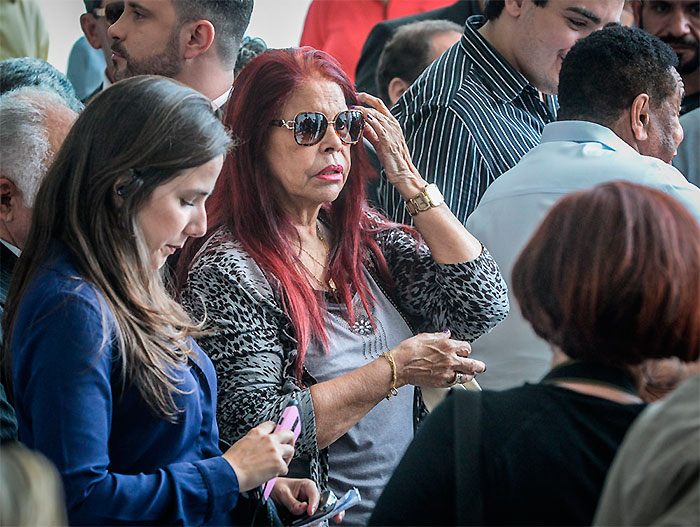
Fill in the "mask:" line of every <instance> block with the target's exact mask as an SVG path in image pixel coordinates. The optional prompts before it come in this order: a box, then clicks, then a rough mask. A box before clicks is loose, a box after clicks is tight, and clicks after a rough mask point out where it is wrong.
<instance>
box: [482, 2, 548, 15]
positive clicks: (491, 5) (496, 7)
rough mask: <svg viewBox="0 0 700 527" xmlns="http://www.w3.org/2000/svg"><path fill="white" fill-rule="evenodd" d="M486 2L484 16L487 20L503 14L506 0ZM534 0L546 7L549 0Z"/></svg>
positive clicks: (538, 4) (539, 5) (538, 5)
mask: <svg viewBox="0 0 700 527" xmlns="http://www.w3.org/2000/svg"><path fill="white" fill-rule="evenodd" d="M485 2H486V4H485V5H484V16H485V17H486V20H496V19H497V18H498V17H499V16H501V13H502V12H503V8H504V7H505V5H506V2H505V0H485ZM532 2H533V3H534V4H535V5H536V6H537V7H544V6H545V5H547V0H532Z"/></svg>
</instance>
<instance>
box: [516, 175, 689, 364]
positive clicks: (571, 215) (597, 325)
mask: <svg viewBox="0 0 700 527" xmlns="http://www.w3.org/2000/svg"><path fill="white" fill-rule="evenodd" d="M512 282H513V292H514V294H515V297H516V298H517V300H518V302H519V303H520V308H521V310H522V314H523V317H524V318H525V319H526V320H528V321H529V322H530V324H532V327H533V328H534V330H535V332H536V333H537V334H538V335H539V336H540V337H542V338H543V339H545V340H547V341H548V342H549V343H550V344H553V345H555V346H557V347H559V348H560V349H561V350H562V351H563V352H564V353H566V354H567V355H568V356H569V357H571V358H573V359H582V360H588V361H594V362H599V363H607V364H616V365H623V364H625V365H634V364H639V363H640V362H642V361H644V360H646V359H652V358H664V357H673V356H675V357H679V358H680V359H682V360H687V361H689V360H695V359H697V358H698V354H699V350H700V228H699V227H698V225H697V223H696V221H695V219H694V218H693V217H692V216H691V215H690V214H689V213H688V212H687V211H686V210H685V208H684V207H683V206H682V205H681V204H680V203H679V202H678V201H676V200H675V199H674V198H672V197H671V196H669V195H667V194H665V193H663V192H661V191H658V190H655V189H651V188H648V187H644V186H641V185H636V184H633V183H628V182H611V183H605V184H602V185H598V186H596V187H594V188H592V189H590V190H586V191H582V192H577V193H574V194H571V195H569V196H567V197H565V198H563V199H562V200H561V201H559V202H558V203H557V204H556V205H555V206H554V207H553V208H552V210H551V211H550V212H549V214H548V215H547V217H546V218H545V219H544V221H543V222H542V224H541V225H540V227H539V228H538V229H537V231H536V232H535V234H534V236H533V237H532V239H531V240H530V241H529V242H528V244H527V245H526V246H525V248H524V249H523V251H522V253H521V254H520V256H519V257H518V260H517V261H516V262H515V265H514V267H513V281H512Z"/></svg>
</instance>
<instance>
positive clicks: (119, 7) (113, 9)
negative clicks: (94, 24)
mask: <svg viewBox="0 0 700 527" xmlns="http://www.w3.org/2000/svg"><path fill="white" fill-rule="evenodd" d="M123 12H124V2H112V3H111V4H107V5H106V6H105V7H98V8H97V9H93V10H92V14H93V15H94V16H95V17H97V18H100V17H104V18H105V20H106V21H107V23H108V24H109V25H110V26H111V25H112V24H114V23H115V22H116V21H117V20H119V17H120V16H122V13H123Z"/></svg>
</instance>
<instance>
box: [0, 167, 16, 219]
mask: <svg viewBox="0 0 700 527" xmlns="http://www.w3.org/2000/svg"><path fill="white" fill-rule="evenodd" d="M18 194H19V191H18V190H17V187H16V186H15V184H14V183H13V182H12V181H10V180H9V179H7V178H5V177H0V220H2V221H4V222H6V223H9V222H11V221H12V220H13V219H14V210H15V207H14V202H13V200H15V201H16V200H17V199H18V198H19V196H18Z"/></svg>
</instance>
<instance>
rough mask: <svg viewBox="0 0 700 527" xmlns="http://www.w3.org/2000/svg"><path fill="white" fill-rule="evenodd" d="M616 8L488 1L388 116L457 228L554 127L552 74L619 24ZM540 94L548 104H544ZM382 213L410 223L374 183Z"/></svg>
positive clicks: (398, 202)
mask: <svg viewBox="0 0 700 527" xmlns="http://www.w3.org/2000/svg"><path fill="white" fill-rule="evenodd" d="M623 3H624V2H623V0H549V1H548V0H506V1H505V2H504V1H498V0H489V1H488V2H487V4H486V7H485V11H484V13H485V17H481V16H472V17H470V18H469V19H468V20H467V24H466V27H465V30H464V34H463V35H462V38H461V40H460V41H459V42H458V43H457V44H455V45H454V46H452V47H451V48H450V49H448V50H447V51H446V52H445V53H444V54H443V55H442V56H441V57H440V58H439V59H438V60H437V61H435V62H434V63H433V64H432V65H431V66H430V67H429V68H428V69H427V70H426V71H425V72H424V73H423V74H422V75H421V76H420V77H419V78H418V79H417V80H416V82H415V83H414V84H413V85H412V86H411V87H410V88H409V89H408V91H407V92H406V93H404V95H403V97H401V99H399V101H398V103H397V105H396V106H395V107H394V108H393V110H392V112H393V114H394V115H395V116H396V118H397V119H398V120H399V122H400V123H401V126H402V127H403V129H404V134H405V135H406V140H407V142H408V147H409V149H410V150H411V154H412V156H413V162H414V163H415V165H416V167H417V168H418V171H419V172H420V173H421V175H422V176H423V177H424V178H425V179H426V180H427V181H428V182H429V183H435V184H436V185H437V186H438V187H439V188H440V189H441V190H442V192H443V194H444V197H445V201H446V202H447V204H448V205H449V206H450V209H451V210H452V211H453V212H454V213H455V215H456V216H457V217H458V218H459V219H460V220H461V221H462V222H463V223H464V222H466V219H467V216H469V214H470V213H471V212H472V211H473V210H474V208H475V207H476V205H477V203H478V202H479V199H480V198H481V195H482V194H483V193H484V191H485V190H486V188H487V187H488V185H489V184H491V183H492V182H493V181H494V180H495V179H496V178H497V177H498V176H499V175H501V174H502V173H503V172H505V171H506V170H508V169H510V168H512V167H513V166H514V165H515V164H516V163H517V162H518V160H519V159H520V158H521V157H522V156H523V155H524V154H525V153H526V152H527V151H528V150H530V149H531V148H532V147H534V146H535V145H537V144H538V143H539V140H540V136H541V134H542V129H543V128H544V126H545V124H547V123H549V122H551V121H553V120H554V118H555V111H556V110H555V102H556V99H555V98H554V95H555V94H556V93H557V83H558V78H559V69H560V67H561V63H562V61H563V60H564V56H565V55H566V53H567V52H568V51H569V49H570V48H571V47H572V46H573V45H574V43H575V42H576V41H577V40H579V39H581V38H583V37H585V36H587V35H588V34H590V33H591V32H592V31H594V30H596V29H600V28H601V27H603V26H605V25H606V24H608V23H610V22H616V21H618V20H619V18H620V13H621V11H622V7H623ZM545 94H546V95H545ZM379 200H380V204H381V206H382V208H383V209H384V210H385V211H386V213H387V214H388V215H389V217H391V218H393V219H394V220H395V221H399V222H402V223H409V221H410V216H409V214H408V213H407V212H406V210H405V209H404V204H403V199H402V198H401V196H400V195H399V194H398V193H397V192H396V191H395V190H394V189H393V187H392V186H391V185H389V184H387V182H386V181H384V180H382V181H381V182H380V188H379Z"/></svg>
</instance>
